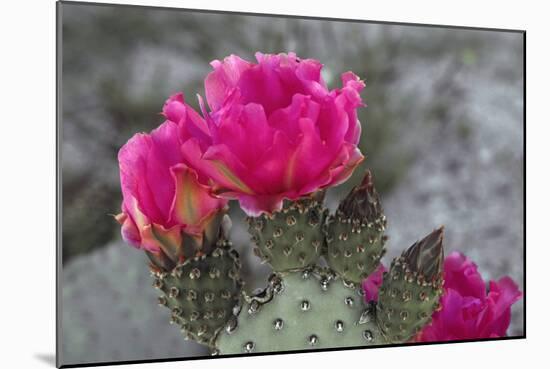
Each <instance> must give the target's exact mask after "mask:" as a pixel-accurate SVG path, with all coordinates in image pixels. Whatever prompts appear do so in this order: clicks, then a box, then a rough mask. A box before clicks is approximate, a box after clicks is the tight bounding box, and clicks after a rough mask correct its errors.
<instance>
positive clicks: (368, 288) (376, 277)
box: [363, 263, 388, 303]
mask: <svg viewBox="0 0 550 369" xmlns="http://www.w3.org/2000/svg"><path fill="white" fill-rule="evenodd" d="M387 271H388V270H387V269H386V267H385V266H384V265H383V264H382V263H380V265H379V266H378V268H376V270H375V271H374V272H372V273H371V274H369V276H368V277H367V278H365V279H364V280H363V291H364V292H365V302H367V303H368V302H371V301H378V289H379V288H380V285H382V281H383V276H384V273H385V272H387Z"/></svg>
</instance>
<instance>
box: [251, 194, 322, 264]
mask: <svg viewBox="0 0 550 369" xmlns="http://www.w3.org/2000/svg"><path fill="white" fill-rule="evenodd" d="M321 202H322V199H319V198H316V197H311V198H306V199H301V200H297V201H286V200H285V202H284V204H283V208H282V210H281V211H277V212H273V213H272V214H262V215H260V216H259V217H255V218H252V217H249V218H247V220H248V224H249V228H248V231H249V233H250V234H251V236H252V241H253V242H254V243H255V245H256V248H254V253H255V254H256V255H257V256H258V257H259V258H260V259H261V260H262V262H264V263H266V262H267V263H269V264H270V265H271V266H272V267H273V269H274V270H275V271H288V270H295V269H303V268H306V267H308V266H310V265H314V264H315V263H316V261H317V260H318V259H319V257H320V255H321V252H322V249H323V248H324V247H325V235H324V233H323V232H322V227H323V224H324V223H325V219H326V216H327V213H328V210H327V209H326V208H325V207H324V206H323V205H322V203H321Z"/></svg>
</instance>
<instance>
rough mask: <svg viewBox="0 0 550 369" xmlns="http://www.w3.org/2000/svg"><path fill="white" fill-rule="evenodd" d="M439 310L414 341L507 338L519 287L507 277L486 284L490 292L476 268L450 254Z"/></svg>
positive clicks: (519, 293) (465, 260) (468, 261)
mask: <svg viewBox="0 0 550 369" xmlns="http://www.w3.org/2000/svg"><path fill="white" fill-rule="evenodd" d="M444 280H445V282H444V293H443V296H442V297H441V301H440V302H441V305H442V309H441V310H440V311H439V312H435V313H434V314H433V316H432V322H431V324H429V325H428V326H426V327H424V329H423V330H422V331H421V332H420V333H419V334H418V336H417V337H416V341H417V342H431V341H451V340H464V339H478V338H494V337H503V336H505V335H506V330H507V329H508V326H509V325H510V319H511V306H512V304H514V302H516V301H517V300H519V299H520V297H521V295H522V294H521V292H520V291H519V290H518V286H517V285H516V284H515V283H514V281H512V279H511V278H509V277H502V278H500V279H499V280H498V281H496V282H495V281H490V282H489V291H488V292H487V291H486V289H485V282H484V281H483V279H482V278H481V276H480V274H479V272H478V270H477V266H476V265H475V264H474V263H473V262H472V261H471V260H470V259H468V258H467V257H466V256H464V255H462V254H460V253H458V252H453V253H452V254H450V255H449V256H447V257H446V258H445V264H444Z"/></svg>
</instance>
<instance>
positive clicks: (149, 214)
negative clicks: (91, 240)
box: [116, 111, 226, 255]
mask: <svg viewBox="0 0 550 369" xmlns="http://www.w3.org/2000/svg"><path fill="white" fill-rule="evenodd" d="M170 113H171V112H170V111H168V112H165V114H166V115H170ZM182 123H185V122H183V121H182ZM185 127H186V126H185V125H183V124H176V123H174V122H172V121H170V120H168V121H166V122H165V123H163V124H162V125H161V126H160V127H158V128H157V129H155V130H153V131H152V132H151V133H150V134H145V133H138V134H136V135H134V136H133V137H132V138H131V139H130V140H129V141H128V142H127V143H126V144H125V145H124V146H123V147H122V148H121V149H120V151H119V154H118V160H119V165H120V181H121V187H122V195H123V202H122V213H120V214H119V215H117V216H116V219H117V220H118V221H119V223H121V224H122V237H123V238H124V240H126V241H127V242H128V243H130V244H132V245H134V246H135V247H138V248H143V249H145V250H147V251H150V252H153V253H158V252H159V251H160V250H163V251H164V252H165V253H166V254H169V255H170V254H174V253H181V250H178V249H179V248H180V245H181V243H182V232H185V233H187V234H190V235H194V236H197V237H200V236H201V234H202V232H203V231H204V230H205V228H206V227H207V225H208V223H209V222H210V221H211V220H212V218H213V217H214V215H215V214H216V213H218V211H219V210H220V209H222V208H223V207H224V206H225V204H226V201H225V200H223V199H219V198H216V197H214V196H212V195H211V189H210V188H209V187H207V186H205V185H203V184H200V183H199V182H198V176H197V173H196V172H195V171H194V170H193V169H191V168H189V167H188V166H187V165H185V164H184V163H183V160H182V154H181V151H180V146H181V143H182V140H183V139H184V138H185V136H186V134H187V133H186V129H185Z"/></svg>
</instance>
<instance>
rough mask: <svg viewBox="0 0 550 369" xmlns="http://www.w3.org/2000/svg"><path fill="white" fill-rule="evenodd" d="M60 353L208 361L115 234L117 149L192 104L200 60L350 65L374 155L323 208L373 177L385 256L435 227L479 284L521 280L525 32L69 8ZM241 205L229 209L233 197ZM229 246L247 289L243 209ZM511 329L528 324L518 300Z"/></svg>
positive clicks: (328, 75)
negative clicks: (294, 58)
mask: <svg viewBox="0 0 550 369" xmlns="http://www.w3.org/2000/svg"><path fill="white" fill-rule="evenodd" d="M61 15H62V45H61V46H62V59H61V61H62V68H63V71H62V76H61V94H62V95H61V98H62V124H61V128H62V140H61V142H60V145H61V150H62V155H61V159H62V162H61V165H62V228H63V234H62V247H63V249H62V256H63V271H62V275H61V278H60V280H61V285H62V288H61V291H60V292H61V294H62V303H61V306H60V311H61V319H62V325H63V327H62V336H63V345H62V354H63V363H64V364H73V363H86V362H99V361H114V360H143V359H156V358H169V357H185V356H191V355H193V356H195V355H207V354H208V352H207V350H205V349H204V348H202V347H201V346H199V345H196V344H194V343H192V342H188V341H184V340H183V338H182V337H181V336H180V335H179V331H178V329H176V328H175V327H172V326H170V325H169V324H168V314H167V312H166V311H165V310H164V309H162V308H160V307H158V306H157V305H156V298H155V295H156V293H155V291H154V290H153V289H152V288H150V284H151V279H150V278H149V275H148V270H147V267H146V263H145V262H146V261H145V257H144V255H143V254H142V253H140V252H138V251H136V250H135V249H132V248H131V247H129V246H127V245H125V244H123V242H122V241H121V239H120V235H119V226H118V224H116V222H115V221H114V219H113V218H112V217H111V216H110V214H115V213H117V212H118V211H119V208H120V202H121V196H120V191H119V179H118V165H117V151H118V149H119V148H120V147H121V146H122V145H123V144H124V143H125V142H126V141H127V140H128V139H129V138H130V137H131V136H132V135H133V134H134V133H135V132H139V131H149V130H151V129H153V128H154V127H156V126H157V125H158V124H160V123H161V122H162V117H161V116H160V114H159V112H160V110H161V108H162V104H163V102H164V100H165V99H166V98H167V97H168V96H169V95H170V94H172V93H173V92H175V91H180V90H183V91H185V92H186V94H187V100H188V102H190V103H191V105H193V106H194V107H195V108H198V106H197V102H196V99H195V94H196V93H200V94H203V93H204V87H203V85H202V81H203V78H204V77H205V75H206V74H207V73H208V72H209V70H210V67H209V65H208V62H209V61H211V60H213V59H221V58H223V57H224V56H226V55H229V54H231V53H233V54H238V55H240V56H241V57H244V58H247V59H249V60H253V55H254V52H255V51H262V52H266V53H278V52H288V51H295V52H296V53H297V54H298V55H299V56H300V57H303V58H307V57H311V58H316V59H319V60H321V61H322V62H323V63H324V64H325V74H324V77H325V79H326V81H327V82H328V84H329V86H330V87H337V86H338V85H339V83H340V82H339V75H340V73H342V72H344V71H347V70H352V71H354V72H355V73H356V74H358V75H359V76H360V77H361V78H363V79H364V80H365V81H366V83H367V87H366V89H365V91H364V93H363V97H364V99H365V101H366V102H367V104H368V107H367V108H366V109H362V110H361V112H360V119H361V122H362V124H363V134H362V139H361V149H362V152H363V153H365V154H366V156H367V159H366V160H365V162H364V164H363V165H362V167H361V168H359V169H358V170H357V171H356V172H355V175H354V176H353V178H351V179H350V180H349V181H348V182H347V183H346V184H345V185H342V186H340V187H339V188H337V189H332V190H330V191H329V193H328V204H329V206H330V207H331V208H333V209H334V208H335V207H336V206H337V203H338V199H340V198H341V197H342V196H344V195H345V193H347V191H349V189H350V188H351V186H352V185H353V184H355V183H357V182H358V181H359V180H360V177H361V176H362V173H363V171H364V169H366V168H367V167H368V168H370V169H371V170H372V172H373V175H374V178H375V183H376V185H377V188H378V189H379V191H380V192H381V195H382V200H383V205H384V208H385V212H386V215H387V217H388V221H389V236H390V241H389V242H388V245H387V246H388V254H387V256H386V257H385V261H386V262H388V261H389V260H391V258H392V257H394V256H395V255H396V254H397V253H399V252H400V251H401V250H402V249H404V248H406V247H408V246H409V245H411V244H412V243H413V242H414V241H415V240H417V239H419V238H421V237H422V236H424V235H426V234H427V233H428V232H430V231H431V230H432V229H434V228H435V227H438V226H440V225H443V224H444V225H445V226H446V246H445V247H446V252H450V251H452V250H459V251H462V252H464V253H466V254H467V255H468V256H469V257H471V258H472V259H473V260H474V261H476V262H477V264H478V265H479V268H480V270H481V272H482V274H483V275H484V277H485V278H487V279H496V278H499V277H501V276H503V275H510V276H511V277H512V278H513V279H514V280H515V281H517V282H518V284H519V285H520V286H522V285H523V274H524V273H523V272H524V271H523V232H524V229H523V214H524V207H523V196H524V187H523V170H524V168H523V165H524V164H523V161H524V156H523V116H522V114H523V36H522V35H521V34H519V33H510V32H495V31H475V30H465V29H446V28H437V27H435V28H434V27H416V26H398V25H388V24H383V25H380V24H370V23H351V22H336V21H335V22H327V21H318V20H312V19H306V20H304V19H285V18H275V17H260V16H258V17H251V16H241V15H232V14H208V13H200V12H188V11H167V10H154V9H145V8H135V7H111V6H93V5H75V4H62V6H61ZM234 205H235V204H234ZM231 215H232V218H233V222H234V228H233V240H234V244H235V245H236V247H237V248H238V249H239V250H240V252H241V255H242V257H243V259H244V261H245V263H244V273H245V280H247V281H248V284H247V287H248V288H250V289H253V288H256V287H261V286H263V285H264V284H265V278H266V277H267V272H268V270H267V268H264V267H260V266H258V265H257V262H256V260H255V259H254V257H253V256H252V255H251V252H250V249H249V245H248V236H247V234H246V232H245V230H244V227H243V218H244V214H243V213H242V211H241V210H240V209H239V208H238V207H236V206H233V207H232V209H231ZM509 334H510V335H521V334H523V303H522V302H519V303H517V304H516V305H515V306H514V309H513V318H512V325H511V327H510V330H509Z"/></svg>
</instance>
